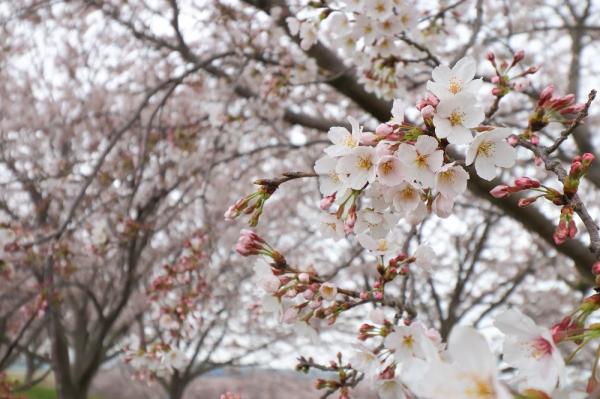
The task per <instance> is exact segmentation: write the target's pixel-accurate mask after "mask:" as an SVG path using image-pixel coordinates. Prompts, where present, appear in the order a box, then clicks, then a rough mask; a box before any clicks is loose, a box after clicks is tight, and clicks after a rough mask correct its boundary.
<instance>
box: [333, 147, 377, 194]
mask: <svg viewBox="0 0 600 399" xmlns="http://www.w3.org/2000/svg"><path fill="white" fill-rule="evenodd" d="M335 170H336V172H337V173H338V175H339V176H340V177H341V178H342V181H343V182H344V185H345V186H346V187H348V188H351V189H354V190H360V189H362V188H363V187H364V186H365V185H366V184H367V183H372V182H373V181H375V179H376V177H377V158H376V156H375V149H374V148H373V147H365V146H360V147H357V148H355V149H353V150H352V152H351V153H350V154H348V155H345V156H343V157H342V158H341V159H340V160H339V161H338V163H337V165H336V169H335Z"/></svg>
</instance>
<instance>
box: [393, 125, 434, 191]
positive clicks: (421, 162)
mask: <svg viewBox="0 0 600 399" xmlns="http://www.w3.org/2000/svg"><path fill="white" fill-rule="evenodd" d="M437 148H438V142H437V140H436V139H435V138H433V137H431V136H419V138H418V139H417V142H416V143H415V145H414V146H412V145H410V144H405V143H403V144H400V147H399V148H398V157H399V158H400V160H401V161H402V162H403V163H404V164H405V165H406V167H407V171H406V174H407V176H408V177H409V178H410V179H414V180H416V181H418V182H419V183H421V184H422V185H423V186H425V187H432V186H433V183H434V179H435V172H437V171H438V169H440V167H441V166H442V163H443V157H444V153H443V151H442V150H438V149H437Z"/></svg>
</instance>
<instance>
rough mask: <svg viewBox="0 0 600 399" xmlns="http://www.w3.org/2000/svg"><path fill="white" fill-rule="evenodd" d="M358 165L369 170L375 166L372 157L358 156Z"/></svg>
mask: <svg viewBox="0 0 600 399" xmlns="http://www.w3.org/2000/svg"><path fill="white" fill-rule="evenodd" d="M358 167H359V168H360V169H364V170H369V169H371V168H372V167H373V162H372V161H371V158H370V157H358Z"/></svg>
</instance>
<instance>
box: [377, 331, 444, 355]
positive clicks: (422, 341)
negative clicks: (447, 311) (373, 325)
mask: <svg viewBox="0 0 600 399" xmlns="http://www.w3.org/2000/svg"><path fill="white" fill-rule="evenodd" d="M383 344H384V346H385V347H386V348H390V349H393V350H394V358H395V359H396V361H397V362H398V363H402V362H405V361H407V360H411V359H412V358H419V359H423V360H425V359H427V358H428V357H429V356H431V354H432V353H433V352H436V349H435V347H434V346H433V343H432V342H431V340H430V339H429V337H427V335H426V331H425V328H424V327H423V325H422V324H420V323H412V324H410V325H409V326H398V327H395V331H394V332H393V333H391V334H389V335H388V336H387V337H385V340H384V341H383Z"/></svg>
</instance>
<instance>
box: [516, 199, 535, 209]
mask: <svg viewBox="0 0 600 399" xmlns="http://www.w3.org/2000/svg"><path fill="white" fill-rule="evenodd" d="M538 198H539V197H529V198H521V199H520V200H519V203H518V205H519V207H520V208H524V207H526V206H529V205H531V204H533V203H534V202H535V201H537V199H538Z"/></svg>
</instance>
